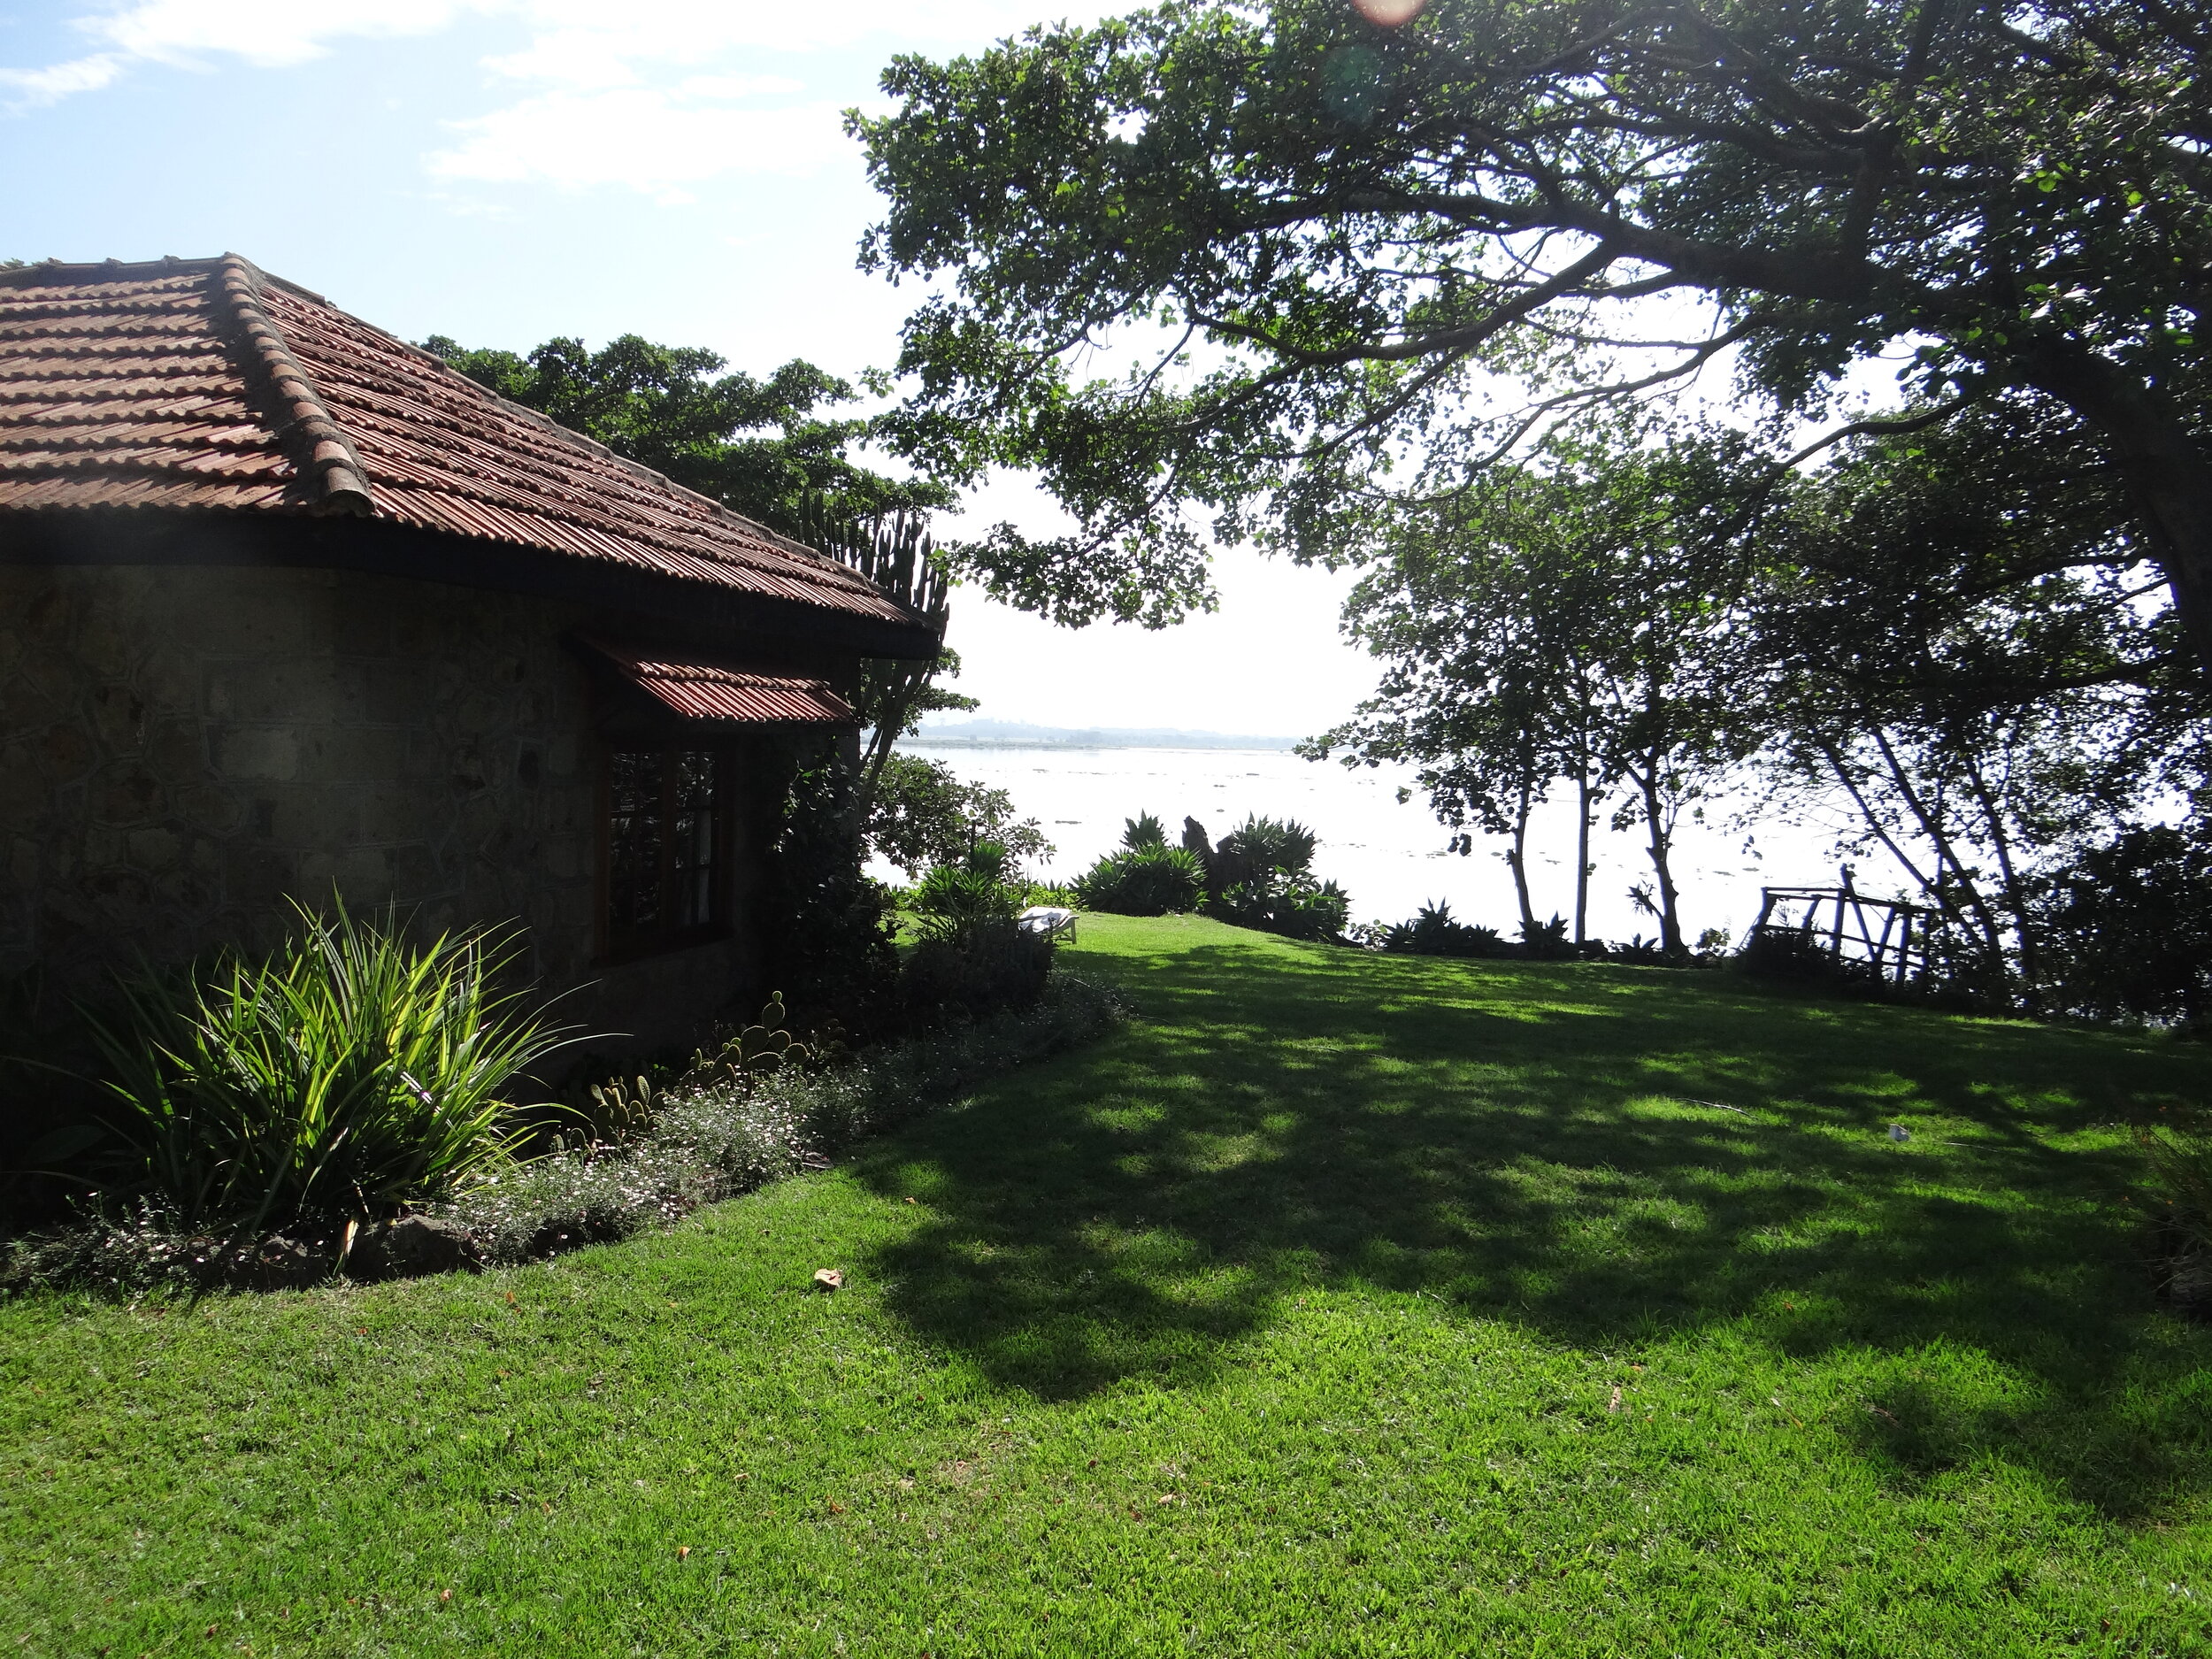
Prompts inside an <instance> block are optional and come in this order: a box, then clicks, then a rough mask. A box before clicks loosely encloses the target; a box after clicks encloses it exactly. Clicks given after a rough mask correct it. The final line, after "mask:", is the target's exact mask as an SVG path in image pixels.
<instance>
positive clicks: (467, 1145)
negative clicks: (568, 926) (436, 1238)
mask: <svg viewBox="0 0 2212 1659" xmlns="http://www.w3.org/2000/svg"><path fill="white" fill-rule="evenodd" d="M295 908H296V909H297V910H298V911H299V920H300V926H299V928H298V929H297V931H296V933H295V934H294V936H293V937H292V938H291V939H289V940H288V941H287V942H286V943H285V944H283V945H282V946H281V947H280V948H279V949H277V950H276V951H275V952H274V954H273V955H272V956H268V957H267V958H266V959H265V960H259V961H256V960H250V959H249V958H247V957H246V956H242V955H240V954H238V953H236V952H227V953H225V954H223V955H221V956H218V957H217V958H216V959H215V960H214V962H213V963H212V964H209V965H207V966H206V967H204V969H201V970H199V971H196V972H191V973H188V974H186V975H182V976H172V977H169V978H166V979H141V980H139V981H138V982H136V983H134V984H129V985H127V986H126V987H124V1002H123V1015H122V1018H121V1019H120V1020H119V1022H117V1023H114V1024H110V1023H107V1022H104V1021H100V1020H94V1021H93V1022H92V1023H93V1025H94V1030H95V1034H96V1037H97V1039H98V1041H99V1043H100V1045H101V1047H102V1048H103V1049H104V1053H105V1056H106V1059H107V1062H108V1065H107V1077H106V1079H105V1087H106V1089H107V1092H108V1094H110V1096H111V1101H112V1109H111V1112H110V1114H109V1116H110V1117H111V1120H112V1123H113V1126H114V1128H115V1130H116V1131H117V1133H118V1134H119V1136H120V1137H121V1139H122V1140H123V1141H125V1142H126V1144H127V1146H128V1147H129V1148H130V1149H131V1153H132V1155H133V1160H134V1163H135V1164H136V1165H137V1172H138V1177H139V1181H140V1184H141V1185H142V1187H144V1188H145V1189H146V1190H147V1191H148V1193H149V1194H150V1196H152V1197H154V1198H156V1199H157V1200H158V1201H159V1202H162V1203H163V1204H165V1206H166V1207H167V1208H169V1209H171V1210H173V1211H174V1213H175V1215H176V1217H177V1219H178V1220H179V1221H180V1223H182V1225H185V1226H186V1227H188V1228H189V1229H192V1230H195V1231H198V1230H202V1229H215V1230H237V1231H242V1232H248V1233H251V1232H258V1231H265V1230H269V1229H273V1228H276V1227H280V1226H284V1225H291V1224H293V1223H294V1222H296V1221H299V1220H301V1219H303V1218H305V1219H310V1220H319V1221H327V1222H340V1221H346V1220H355V1221H366V1220H371V1219H374V1218H376V1217H381V1216H386V1215H389V1214H391V1213H393V1212H394V1211H396V1210H399V1209H401V1208H402V1207H403V1206H407V1205H411V1204H420V1203H424V1202H429V1201H431V1200H433V1199H436V1198H439V1197H442V1196H444V1195H446V1194H449V1193H451V1192H452V1191H454V1190H455V1189H456V1188H457V1187H461V1186H463V1185H465V1184H466V1183H467V1182H468V1181H469V1180H470V1179H472V1178H474V1177H477V1176H480V1175H482V1174H484V1173H486V1172H488V1171H489V1170H490V1169H491V1168H492V1167H494V1166H496V1165H498V1164H503V1163H504V1162H505V1161H506V1160H507V1159H508V1158H509V1157H510V1156H511V1155H512V1153H513V1150H514V1148H515V1146H516V1143H517V1142H518V1140H519V1139H520V1136H521V1129H520V1125H519V1124H518V1122H517V1118H516V1113H515V1111H514V1110H513V1108H512V1107H511V1105H510V1103H509V1101H508V1098H507V1096H508V1093H509V1091H510V1089H511V1086H512V1085H513V1084H514V1083H515V1082H516V1081H517V1080H518V1079H519V1078H521V1077H522V1076H523V1075H524V1074H526V1072H527V1071H529V1069H530V1068H531V1067H532V1066H533V1065H534V1064H536V1063H537V1062H538V1061H539V1060H541V1059H542V1058H543V1057H544V1056H546V1055H548V1054H549V1053H550V1052H552V1051H553V1050H554V1049H555V1048H558V1047H560V1046H561V1045H562V1043H563V1041H565V1038H566V1037H567V1035H568V1034H569V1033H567V1031H565V1029H561V1028H556V1027H550V1026H548V1025H545V1024H543V1023H542V1020H541V1017H540V1016H538V1015H535V1014H532V1013H528V1012H526V1011H525V1010H524V1009H523V1007H522V1003H521V998H520V995H519V994H518V993H514V992H510V991H502V990H500V989H499V988H497V987H498V986H499V983H500V982H501V980H502V979H503V978H504V976H505V974H506V972H507V971H508V970H509V969H510V967H511V965H512V964H513V962H514V959H515V956H516V955H517V954H518V952H517V945H518V938H517V935H516V933H514V932H513V931H511V930H490V931H485V930H471V931H469V932H466V933H458V934H446V935H441V936H440V937H439V938H437V939H436V940H434V941H432V942H430V943H429V944H427V945H424V946H420V947H416V946H412V945H410V944H409V943H408V942H407V941H405V940H404V939H403V937H402V933H401V929H400V927H399V926H398V923H397V921H396V918H395V917H394V916H392V915H391V914H390V913H389V912H388V913H386V915H385V916H384V917H383V918H380V919H379V920H374V921H360V920H357V919H356V918H354V917H352V916H351V915H350V914H349V913H348V912H347V910H346V909H345V907H344V906H343V905H342V904H340V905H338V906H337V907H336V908H335V909H334V910H333V912H332V914H331V915H330V916H328V917H327V918H326V917H322V916H319V915H316V914H314V913H313V912H311V911H310V910H306V909H305V908H304V907H301V906H296V907H295Z"/></svg>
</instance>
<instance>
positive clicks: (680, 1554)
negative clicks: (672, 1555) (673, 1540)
mask: <svg viewBox="0 0 2212 1659" xmlns="http://www.w3.org/2000/svg"><path fill="white" fill-rule="evenodd" d="M689 1554H691V1546H690V1545H688V1544H679V1545H677V1546H676V1559H677V1560H678V1561H681V1560H682V1559H683V1558H684V1557H685V1556H686V1555H689Z"/></svg>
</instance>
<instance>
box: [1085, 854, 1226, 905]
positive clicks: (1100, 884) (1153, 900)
mask: <svg viewBox="0 0 2212 1659" xmlns="http://www.w3.org/2000/svg"><path fill="white" fill-rule="evenodd" d="M1075 896H1076V898H1077V900H1078V901H1079V902H1080V904H1081V905H1082V908H1083V909H1085V910H1104V911H1106V912H1108V913H1109V914H1110V915H1115V916H1168V915H1179V914H1181V913H1183V912H1184V911H1187V910H1196V909H1197V908H1198V906H1199V903H1200V902H1201V901H1202V900H1203V899H1204V898H1205V896H1206V867H1205V866H1204V865H1203V864H1200V863H1199V861H1198V859H1197V857H1196V856H1194V855H1193V854H1191V853H1187V852H1185V851H1184V850H1183V849H1181V848H1180V847H1167V846H1154V847H1136V848H1129V849H1125V850H1123V851H1121V852H1118V853H1109V854H1107V855H1106V856H1105V857H1103V858H1102V859H1100V860H1099V861H1098V862H1097V863H1096V864H1093V865H1092V866H1091V867H1090V868H1089V869H1088V870H1087V871H1086V872H1084V873H1083V874H1082V875H1080V876H1079V877H1077V878H1076V881H1075Z"/></svg>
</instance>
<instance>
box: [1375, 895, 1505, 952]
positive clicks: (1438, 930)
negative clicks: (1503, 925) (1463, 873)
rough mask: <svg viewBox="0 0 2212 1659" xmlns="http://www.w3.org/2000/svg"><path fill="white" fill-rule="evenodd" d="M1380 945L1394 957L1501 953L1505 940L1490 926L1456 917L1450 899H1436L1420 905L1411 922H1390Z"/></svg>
mask: <svg viewBox="0 0 2212 1659" xmlns="http://www.w3.org/2000/svg"><path fill="white" fill-rule="evenodd" d="M1382 948H1383V949H1385V950H1386V951H1389V952H1391V953H1392V954H1393V955H1397V956H1503V955H1504V954H1505V941H1504V939H1503V938H1502V936H1501V935H1500V934H1499V933H1498V930H1497V929H1496V928H1494V927H1484V926H1480V925H1479V924H1471V923H1467V922H1463V921H1461V920H1459V919H1458V918H1456V917H1455V916H1454V915H1453V914H1452V907H1451V904H1450V902H1448V901H1446V900H1439V901H1438V902H1436V903H1434V904H1424V905H1423V906H1422V907H1421V911H1420V914H1419V915H1417V916H1416V917H1415V918H1413V919H1412V920H1411V921H1408V922H1397V923H1394V924H1393V925H1392V926H1391V927H1390V928H1389V929H1388V931H1386V933H1384V934H1383V938H1382Z"/></svg>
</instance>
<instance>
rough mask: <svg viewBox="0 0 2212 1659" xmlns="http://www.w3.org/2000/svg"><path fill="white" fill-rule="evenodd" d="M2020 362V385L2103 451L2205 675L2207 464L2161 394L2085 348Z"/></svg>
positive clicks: (2208, 664) (2211, 666)
mask: <svg viewBox="0 0 2212 1659" xmlns="http://www.w3.org/2000/svg"><path fill="white" fill-rule="evenodd" d="M2023 355H2024V359H2025V373H2024V376H2023V378H2024V380H2026V381H2027V383H2028V384H2029V385H2031V386H2032V387H2034V388H2036V389H2037V390H2038V391H2039V392H2044V393H2047V394H2048V395H2049V396H2052V397H2055V398H2056V399H2057V400H2058V401H2059V402H2060V403H2064V404H2065V405H2066V406H2067V407H2068V408H2069V409H2070V410H2072V411H2074V412H2075V413H2076V414H2078V415H2079V416H2080V417H2081V418H2082V419H2084V420H2085V421H2086V422H2087V423H2088V424H2089V425H2090V426H2093V428H2095V429H2096V431H2098V432H2099V433H2100V434H2102V435H2103V436H2104V438H2105V440H2106V442H2107V443H2108V445H2109V446H2110V449H2111V454H2112V458H2113V461H2114V463H2115V464H2116V465H2117V466H2118V467H2119V470H2120V475H2121V477H2122V478H2124V480H2126V481H2127V487H2128V493H2129V494H2130V495H2131V496H2133V497H2134V500H2135V504H2136V508H2137V511H2139V512H2140V513H2141V514H2142V515H2143V524H2144V528H2145V529H2146V530H2147V532H2148V533H2149V537H2150V541H2151V544H2152V552H2153V555H2154V557H2155V558H2156V559H2157V561H2158V566H2159V569H2160V571H2161V572H2162V573H2163V574H2164V575H2165V578H2166V585H2167V587H2168V588H2170V590H2171V591H2172V593H2173V596H2174V609H2175V611H2177V613H2178V614H2179V616H2180V618H2181V625H2182V627H2183V629H2184V630H2185V632H2186V633H2187V634H2188V636H2189V641H2190V643H2191V644H2192V645H2193V646H2194V647H2195V648H2196V653H2197V661H2198V663H2199V664H2200V666H2202V667H2203V668H2205V669H2206V670H2208V671H2212V457H2207V456H2206V455H2205V453H2204V450H2203V447H2202V446H2201V445H2200V444H2199V443H2198V442H2196V440H2195V439H2194V437H2193V436H2192V434H2190V431H2189V428H2188V426H2187V424H2186V423H2185V421H2184V420H2183V419H2182V418H2181V415H2180V412H2179V411H2177V410H2176V409H2175V408H2174V407H2173V405H2172V403H2171V402H2170V399H2168V398H2167V396H2165V395H2164V393H2163V392H2162V391H2161V390H2160V389H2158V388H2153V387H2150V386H2147V385H2146V384H2144V382H2143V380H2142V379H2141V377H2140V376H2139V375H2136V374H2132V373H2130V372H2129V371H2127V370H2126V369H2124V368H2122V367H2120V366H2119V365H2117V364H2116V363H2113V362H2111V361H2109V360H2108V359H2107V358H2105V357H2101V356H2099V355H2098V354H2097V353H2096V352H2095V351H2093V350H2091V349H2089V348H2088V347H2086V346H2084V345H2082V344H2080V343H2078V342H2075V341H2070V340H2053V341H2046V342H2036V343H2034V344H2032V345H2031V346H2030V347H2029V348H2028V349H2027V350H2026V351H2025V352H2024V354H2023Z"/></svg>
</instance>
